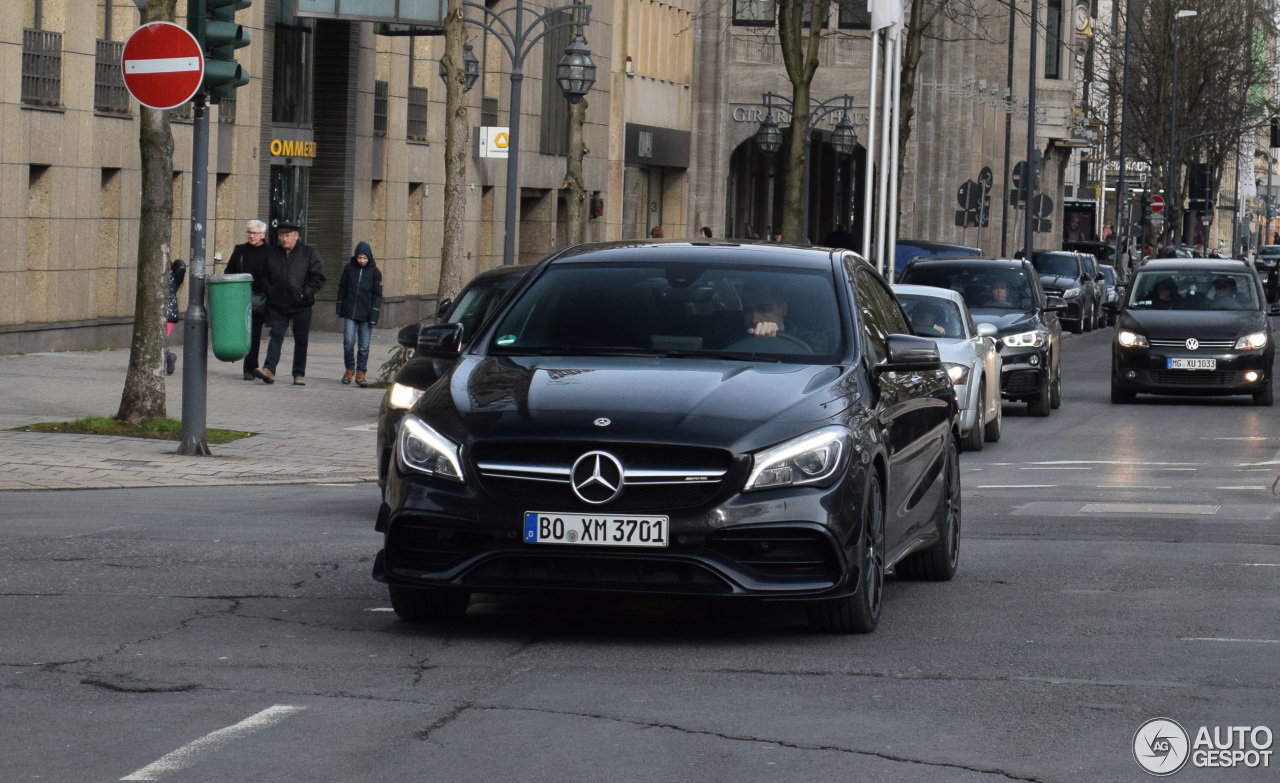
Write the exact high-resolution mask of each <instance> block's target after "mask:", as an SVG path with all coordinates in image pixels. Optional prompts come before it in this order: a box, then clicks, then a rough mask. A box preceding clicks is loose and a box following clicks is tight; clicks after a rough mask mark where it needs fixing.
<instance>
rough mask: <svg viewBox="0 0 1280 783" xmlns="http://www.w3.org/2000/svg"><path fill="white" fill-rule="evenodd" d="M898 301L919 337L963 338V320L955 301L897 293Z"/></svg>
mask: <svg viewBox="0 0 1280 783" xmlns="http://www.w3.org/2000/svg"><path fill="white" fill-rule="evenodd" d="M898 301H899V302H901V303H902V309H903V310H905V311H906V312H907V320H908V321H910V322H911V328H912V329H915V330H916V334H918V335H920V336H921V337H954V338H956V339H961V340H963V339H964V321H963V320H962V319H961V316H960V308H959V307H958V306H956V303H955V302H952V301H950V300H948V299H939V298H938V297H936V296H920V295H919V294H898Z"/></svg>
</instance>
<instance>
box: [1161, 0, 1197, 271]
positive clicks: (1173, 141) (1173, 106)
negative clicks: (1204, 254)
mask: <svg viewBox="0 0 1280 783" xmlns="http://www.w3.org/2000/svg"><path fill="white" fill-rule="evenodd" d="M1195 15H1196V12H1195V11H1191V10H1182V11H1178V12H1177V13H1175V14H1174V15H1173V78H1172V79H1170V82H1171V83H1170V85H1169V181H1168V183H1167V185H1168V190H1169V192H1168V193H1167V194H1166V196H1165V202H1166V204H1167V209H1169V210H1170V213H1172V212H1173V211H1174V209H1173V207H1174V204H1173V200H1174V198H1175V196H1174V190H1175V188H1176V184H1177V179H1178V174H1177V171H1178V170H1177V165H1178V137H1177V129H1178V20H1179V19H1186V18H1187V17H1191V16H1195ZM1179 217H1181V215H1179ZM1166 220H1168V221H1169V228H1168V233H1167V235H1166V236H1167V237H1168V239H1166V240H1165V245H1166V246H1172V245H1173V215H1172V214H1170V215H1169V216H1168V217H1167V218H1166Z"/></svg>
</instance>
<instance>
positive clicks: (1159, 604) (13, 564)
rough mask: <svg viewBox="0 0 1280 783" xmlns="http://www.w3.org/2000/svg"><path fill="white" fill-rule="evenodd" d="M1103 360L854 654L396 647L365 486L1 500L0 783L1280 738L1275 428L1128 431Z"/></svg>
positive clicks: (520, 608) (1043, 753) (591, 628)
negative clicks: (954, 557) (1205, 731)
mask: <svg viewBox="0 0 1280 783" xmlns="http://www.w3.org/2000/svg"><path fill="white" fill-rule="evenodd" d="M1109 339H1110V330H1107V331H1104V332H1100V333H1094V334H1091V335H1084V336H1081V337H1076V338H1073V339H1071V340H1069V341H1068V342H1067V343H1066V345H1065V351H1064V367H1065V373H1066V374H1065V378H1066V384H1065V388H1064V400H1065V401H1064V404H1063V407H1062V408H1061V409H1060V410H1058V411H1055V412H1054V413H1053V415H1052V416H1051V417H1050V418H1048V419H1032V418H1027V417H1026V416H1025V412H1024V408H1023V406H1020V405H1008V406H1006V416H1005V437H1004V439H1003V440H1002V441H1001V442H1000V443H998V444H993V445H990V446H988V447H987V449H985V450H984V451H982V452H978V453H967V454H965V455H964V456H963V457H962V468H963V473H964V482H965V483H964V486H965V496H964V502H965V508H964V513H965V522H964V524H965V527H964V536H965V537H964V541H963V543H962V554H961V570H960V573H959V575H958V576H957V578H956V579H955V581H953V582H951V583H946V584H926V583H913V582H897V581H893V580H891V581H890V583H889V584H888V585H887V589H886V608H885V615H884V618H883V620H882V622H881V625H880V628H879V629H878V630H877V631H876V632H875V633H874V634H872V635H870V636H850V637H842V636H841V637H838V636H821V635H812V634H810V633H808V632H807V631H806V629H805V627H804V623H803V615H802V613H801V612H797V611H794V610H792V609H789V608H786V607H777V606H766V607H760V606H754V605H753V606H736V605H734V606H726V605H724V604H720V603H714V602H713V603H705V602H694V601H675V600H671V601H667V600H619V601H572V602H570V601H564V600H548V599H535V598H521V599H513V598H505V599H488V598H485V599H481V600H479V601H478V602H476V603H473V605H472V608H471V610H470V611H469V613H468V615H467V617H466V619H465V620H464V622H463V623H461V624H459V625H456V626H451V627H447V628H436V629H432V628H423V627H414V626H410V625H408V624H405V623H402V622H399V621H398V620H397V619H396V618H395V616H394V615H393V614H392V613H391V612H390V606H389V603H388V601H387V598H386V593H385V589H384V588H383V587H382V586H380V585H378V584H376V583H374V582H372V581H371V580H370V579H369V571H370V568H371V565H372V557H373V555H374V553H375V552H376V551H377V549H378V547H379V536H378V535H377V534H375V533H374V532H373V529H372V523H373V516H374V513H375V511H376V506H377V490H376V488H375V487H374V486H372V485H368V484H366V485H356V486H350V485H347V486H324V485H316V486H297V487H293V486H290V487H241V488H237V487H214V488H193V489H150V490H106V491H82V492H22V493H0V509H3V511H2V512H0V629H2V630H0V692H2V693H3V698H0V780H2V781H6V782H7V781H24V780H40V781H69V782H72V783H94V782H96V781H115V780H163V781H174V783H204V782H206V781H208V782H211V783H212V782H214V781H216V782H217V783H226V782H227V781H267V782H270V783H292V782H293V781H298V782H299V783H301V782H303V781H305V782H306V783H317V782H320V783H327V782H329V781H342V782H344V783H346V782H350V781H374V780H379V781H382V780H414V781H450V782H451V783H453V782H457V783H465V782H467V781H517V780H518V781H522V783H535V782H538V781H548V782H551V781H555V782H557V783H559V782H561V781H590V782H591V783H595V782H596V781H620V782H623V781H625V783H646V782H647V781H734V782H735V783H750V782H752V781H805V783H818V782H820V781H842V782H843V781H856V780H870V781H902V782H903V783H916V782H918V781H961V782H964V781H1002V780H1026V781H1089V782H1090V783H1094V782H1095V781H1141V780H1146V779H1148V777H1147V774H1146V773H1145V772H1143V770H1142V769H1141V768H1140V767H1139V766H1138V765H1137V763H1136V762H1135V760H1134V755H1133V750H1132V746H1133V742H1134V736H1135V732H1137V731H1138V729H1139V727H1140V726H1141V725H1142V724H1143V723H1144V722H1145V721H1147V720H1149V719H1152V718H1156V717H1168V718H1172V719H1174V720H1176V721H1178V722H1179V723H1180V724H1181V725H1182V726H1184V727H1185V728H1186V729H1187V730H1188V731H1189V732H1191V734H1192V738H1193V739H1194V736H1195V734H1196V733H1197V730H1198V728H1199V727H1200V726H1206V727H1208V728H1209V731H1210V732H1212V731H1213V728H1214V727H1216V726H1223V727H1226V726H1249V727H1256V726H1267V727H1269V728H1270V730H1271V731H1273V732H1280V685H1278V683H1280V590H1277V587H1278V586H1280V524H1278V523H1280V497H1277V495H1275V494H1273V492H1272V485H1273V483H1274V482H1276V480H1277V475H1278V473H1280V454H1278V453H1277V452H1278V451H1280V415H1278V413H1277V409H1268V408H1255V407H1253V406H1252V405H1250V404H1248V402H1247V401H1246V400H1245V399H1244V398H1241V399H1240V400H1235V401H1221V400H1218V401H1213V400H1191V401H1188V400H1181V401H1179V400H1173V401H1152V402H1142V403H1140V404H1138V405H1134V406H1113V405H1111V404H1110V403H1109V402H1108V396H1107V394H1108V389H1107V385H1106V378H1107V375H1106V373H1107V361H1108V356H1109V354H1108V343H1107V340H1109ZM1259 736H1262V735H1259ZM1271 749H1272V750H1280V743H1273V747H1272V748H1271ZM1270 762H1271V764H1270V766H1269V767H1268V768H1261V767H1257V768H1253V769H1250V768H1247V767H1246V768H1240V767H1237V768H1233V769H1197V768H1194V767H1193V766H1192V765H1191V764H1188V765H1187V766H1186V767H1185V768H1183V769H1182V771H1180V772H1178V773H1177V774H1176V776H1175V779H1176V780H1179V781H1201V780H1203V781H1232V782H1233V783H1234V781H1278V780H1280V759H1275V758H1271V759H1270Z"/></svg>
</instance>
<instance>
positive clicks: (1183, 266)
mask: <svg viewBox="0 0 1280 783" xmlns="http://www.w3.org/2000/svg"><path fill="white" fill-rule="evenodd" d="M1241 264H1242V262H1241V261H1238V260H1236V259H1234V258H1160V259H1152V260H1149V261H1147V262H1146V263H1145V264H1143V265H1142V266H1141V267H1139V268H1138V271H1141V272H1187V271H1203V272H1239V271H1240V267H1241ZM1247 268H1248V269H1252V267H1247Z"/></svg>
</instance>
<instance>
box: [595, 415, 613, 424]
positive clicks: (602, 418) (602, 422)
mask: <svg viewBox="0 0 1280 783" xmlns="http://www.w3.org/2000/svg"><path fill="white" fill-rule="evenodd" d="M593 423H594V424H595V425H596V426H597V427H608V426H609V425H610V424H613V422H612V421H610V420H608V419H606V418H605V417H603V416H601V417H600V418H598V419H596V420H595V421H594V422H593Z"/></svg>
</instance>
